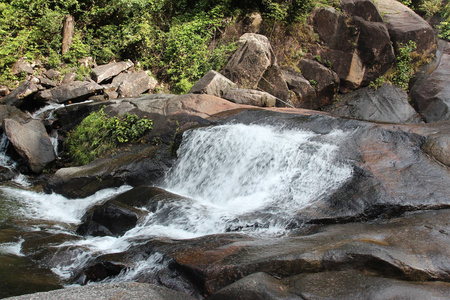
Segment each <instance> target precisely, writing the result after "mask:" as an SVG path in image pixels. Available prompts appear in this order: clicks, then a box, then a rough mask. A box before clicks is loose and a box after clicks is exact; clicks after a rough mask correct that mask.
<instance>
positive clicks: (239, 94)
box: [222, 88, 277, 107]
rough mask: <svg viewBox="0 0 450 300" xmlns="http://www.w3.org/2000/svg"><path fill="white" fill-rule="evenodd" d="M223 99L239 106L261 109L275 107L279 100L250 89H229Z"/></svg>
mask: <svg viewBox="0 0 450 300" xmlns="http://www.w3.org/2000/svg"><path fill="white" fill-rule="evenodd" d="M222 98H223V99H226V100H228V101H231V102H233V103H237V104H246V105H253V106H260V107H271V106H275V105H276V102H277V99H276V98H275V97H274V96H272V95H271V94H269V93H266V92H262V91H257V90H250V89H234V88H233V89H229V90H228V91H226V92H225V94H224V95H223V96H222Z"/></svg>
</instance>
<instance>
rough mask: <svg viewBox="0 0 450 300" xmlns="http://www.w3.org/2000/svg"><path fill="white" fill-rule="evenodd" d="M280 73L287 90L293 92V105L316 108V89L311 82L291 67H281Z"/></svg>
mask: <svg viewBox="0 0 450 300" xmlns="http://www.w3.org/2000/svg"><path fill="white" fill-rule="evenodd" d="M282 73H283V78H284V80H285V81H286V84H287V86H288V88H289V90H290V91H292V92H293V93H294V96H293V97H292V99H291V101H292V104H293V105H294V106H295V107H301V108H316V107H317V105H316V103H315V102H316V90H315V89H314V88H313V87H312V86H311V83H310V82H309V81H308V80H306V79H305V77H303V76H302V74H300V73H299V72H297V71H296V70H294V69H293V68H283V69H282Z"/></svg>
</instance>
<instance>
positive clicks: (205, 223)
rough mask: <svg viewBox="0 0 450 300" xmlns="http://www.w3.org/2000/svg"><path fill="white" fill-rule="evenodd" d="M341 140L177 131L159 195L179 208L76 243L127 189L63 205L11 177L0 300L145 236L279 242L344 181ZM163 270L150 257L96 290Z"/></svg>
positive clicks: (269, 132)
mask: <svg viewBox="0 0 450 300" xmlns="http://www.w3.org/2000/svg"><path fill="white" fill-rule="evenodd" d="M349 134H350V133H348V132H344V131H341V130H334V131H331V132H330V133H328V134H317V133H313V132H309V131H300V130H293V129H287V128H283V127H277V126H262V125H243V124H231V125H220V126H213V127H204V128H198V129H195V130H190V131H187V132H185V133H184V136H183V142H182V144H181V146H180V149H179V150H178V157H179V159H178V162H177V164H176V165H175V167H174V168H173V169H171V170H170V171H169V172H168V174H166V178H165V181H164V184H163V185H162V186H161V188H163V189H165V190H167V191H169V192H171V193H175V194H178V195H181V196H183V197H182V200H179V201H167V202H161V203H159V204H158V207H157V209H156V211H154V212H149V211H146V210H145V209H144V208H141V210H142V211H143V212H144V213H145V214H146V217H145V218H143V220H141V221H140V223H138V225H137V226H136V227H135V228H132V229H131V230H129V231H127V232H126V233H125V234H124V235H123V236H120V237H110V236H106V237H81V236H79V235H77V234H76V233H75V231H76V228H77V227H78V225H79V224H80V222H81V218H82V216H83V215H84V214H85V212H86V211H87V210H89V209H90V208H91V207H93V206H94V205H98V204H102V203H104V202H106V201H108V200H109V199H111V198H112V197H114V196H116V195H119V194H121V193H124V192H126V191H128V190H130V189H131V188H132V187H130V186H121V187H119V188H111V189H105V190H101V191H98V192H97V193H96V194H94V195H92V196H90V197H87V198H83V199H67V198H65V197H63V196H61V195H58V194H45V193H43V192H42V191H39V190H36V189H35V188H34V187H33V186H32V185H31V184H30V183H29V182H28V180H27V177H26V176H24V175H22V174H20V175H19V176H17V177H16V178H15V179H13V180H12V181H11V182H5V183H3V184H2V185H1V186H0V275H1V276H3V278H8V280H6V281H5V282H6V283H3V285H2V286H1V292H0V298H2V297H7V296H12V295H18V294H23V293H30V292H35V291H41V290H49V289H54V288H57V286H58V285H59V284H61V285H63V286H68V285H71V284H73V276H74V274H76V272H77V271H79V270H80V269H82V268H83V267H84V266H86V265H87V264H88V263H89V262H92V261H93V260H94V259H95V258H96V257H98V256H100V255H105V254H111V253H120V252H123V251H126V250H127V249H129V248H130V247H131V246H134V245H136V244H143V243H145V241H147V240H148V239H149V238H151V237H155V236H159V237H166V238H171V239H191V238H195V237H200V236H203V235H208V234H215V233H226V232H230V231H243V232H245V233H247V234H250V235H255V236H260V237H264V238H282V237H283V236H286V235H288V234H289V229H287V228H289V223H290V222H291V221H292V220H293V219H294V218H295V215H296V214H297V213H298V212H299V211H301V209H302V208H306V207H309V206H311V205H315V204H316V203H318V202H320V200H321V199H322V198H323V197H325V196H326V195H327V194H329V193H330V192H331V191H333V190H336V189H337V188H339V187H340V186H341V185H342V184H343V183H344V182H345V181H346V180H347V179H348V178H350V177H351V176H352V167H351V166H350V164H348V163H346V162H344V161H338V160H337V159H336V154H337V153H338V151H339V146H340V144H341V143H343V141H345V140H346V138H347V137H348V136H349ZM55 136H56V135H54V137H55ZM54 140H55V141H57V137H56V139H55V138H54ZM7 143H8V141H7V139H6V138H5V137H4V138H3V139H2V141H1V143H0V151H1V155H0V164H1V165H2V166H4V167H7V168H14V167H15V163H14V161H12V160H11V159H10V158H9V157H7V156H6V155H5V149H6V146H7ZM55 149H57V145H56V144H55ZM43 249H45V250H43ZM163 264H164V261H163V259H162V257H161V256H160V255H158V253H155V254H153V255H151V256H150V257H148V258H145V259H144V260H142V261H136V262H135V263H134V267H131V268H128V269H127V270H125V271H122V272H121V273H120V274H119V275H118V276H116V277H114V278H109V279H106V280H105V281H112V282H119V281H132V280H133V279H134V278H135V277H136V276H137V275H139V274H142V273H145V272H153V271H154V270H156V269H158V268H161V267H162V266H163ZM25 273H26V274H27V276H28V277H31V279H30V278H28V277H27V276H25V277H23V276H22V275H23V274H25ZM17 274H22V275H21V276H17ZM33 274H34V275H33ZM45 278H47V279H48V280H44V279H45ZM24 279H25V281H23V280H24Z"/></svg>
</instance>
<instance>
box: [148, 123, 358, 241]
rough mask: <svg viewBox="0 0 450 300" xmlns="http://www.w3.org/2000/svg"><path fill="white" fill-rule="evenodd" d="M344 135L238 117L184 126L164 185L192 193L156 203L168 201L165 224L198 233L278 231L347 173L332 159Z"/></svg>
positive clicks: (349, 172) (344, 166)
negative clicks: (181, 198)
mask: <svg viewBox="0 0 450 300" xmlns="http://www.w3.org/2000/svg"><path fill="white" fill-rule="evenodd" d="M347 135H348V133H345V132H343V131H338V130H336V131H332V132H331V133H329V134H324V135H320V134H316V133H313V132H308V131H299V130H288V129H280V128H276V127H269V126H260V125H243V124H235V125H223V126H215V127H208V128H201V129H196V130H194V131H190V132H187V134H186V135H185V136H184V139H183V143H182V145H181V147H180V149H179V162H178V164H177V165H176V167H175V168H174V169H173V170H171V172H170V173H169V174H168V176H167V183H166V185H165V188H166V189H168V190H170V191H171V192H174V193H176V194H180V195H183V196H186V197H188V198H189V199H186V201H185V203H181V202H179V203H170V204H166V205H164V204H163V205H162V207H161V208H160V211H163V210H164V206H170V207H171V210H172V212H171V218H170V221H167V225H169V224H170V226H172V227H175V228H177V229H178V230H184V231H186V232H189V233H191V234H192V233H194V234H195V235H204V234H210V233H217V232H224V231H225V230H226V228H228V229H230V227H231V229H232V228H233V227H234V228H239V227H243V228H245V227H252V228H253V229H254V228H255V226H257V227H258V231H264V232H265V233H269V232H272V233H277V232H283V231H285V228H286V226H287V224H288V222H289V221H290V220H291V219H292V218H293V217H294V216H295V215H296V214H297V213H298V212H299V211H301V210H302V209H303V208H305V207H307V206H310V205H313V204H314V203H315V202H317V201H319V200H320V199H322V198H323V197H324V196H325V195H326V194H328V193H330V191H332V190H335V189H337V188H338V187H339V186H340V185H341V184H343V183H344V182H345V181H346V180H347V179H348V178H349V177H350V176H351V175H352V167H351V166H350V165H348V164H345V163H343V162H339V161H337V160H336V154H337V151H338V149H339V144H340V143H341V142H342V141H344V140H345V138H346V137H347ZM192 199H195V200H192ZM167 210H168V208H167ZM173 210H175V211H177V212H175V213H174V212H173ZM156 213H157V214H158V211H157V212H156ZM155 219H159V218H157V217H155V216H154V217H153V218H152V220H155Z"/></svg>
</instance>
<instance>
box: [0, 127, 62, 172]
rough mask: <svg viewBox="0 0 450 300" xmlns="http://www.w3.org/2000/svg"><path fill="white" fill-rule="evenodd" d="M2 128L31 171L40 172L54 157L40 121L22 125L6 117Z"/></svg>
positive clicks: (51, 146) (50, 143)
mask: <svg viewBox="0 0 450 300" xmlns="http://www.w3.org/2000/svg"><path fill="white" fill-rule="evenodd" d="M3 128H4V130H5V133H6V135H7V136H8V139H9V140H10V142H11V144H12V145H13V146H14V149H16V151H17V153H19V154H20V156H22V158H24V159H25V160H26V161H27V163H28V165H29V167H30V169H31V171H32V172H34V173H40V172H41V171H42V170H43V169H44V168H45V166H46V165H47V164H48V163H50V162H52V161H54V160H55V159H56V154H55V150H54V148H53V145H52V142H51V141H50V138H49V136H48V134H47V132H46V130H45V127H44V125H43V124H42V123H41V122H40V121H38V120H32V121H30V122H29V123H26V124H23V125H22V124H20V123H19V122H17V121H14V120H12V119H6V120H4V121H3Z"/></svg>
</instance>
